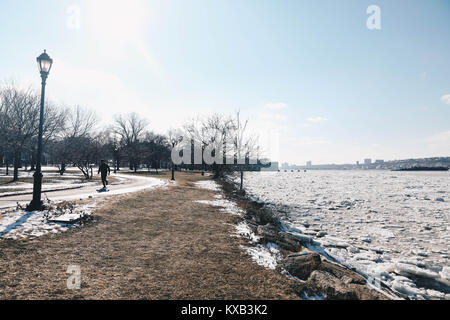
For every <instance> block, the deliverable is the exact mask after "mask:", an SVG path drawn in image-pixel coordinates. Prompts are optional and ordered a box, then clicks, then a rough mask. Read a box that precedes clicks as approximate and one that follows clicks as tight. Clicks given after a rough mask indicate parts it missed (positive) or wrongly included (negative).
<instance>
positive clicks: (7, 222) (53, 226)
mask: <svg viewBox="0 0 450 320" xmlns="http://www.w3.org/2000/svg"><path fill="white" fill-rule="evenodd" d="M94 208H95V204H89V205H80V206H75V207H74V208H73V209H72V210H70V209H68V208H65V209H62V210H63V211H62V212H61V211H60V210H50V211H49V210H45V211H33V212H26V211H24V210H15V211H9V212H5V213H3V214H1V215H0V239H14V240H16V239H27V238H33V237H40V236H43V235H45V234H48V233H58V232H64V231H67V230H68V229H69V228H71V227H72V226H76V225H77V224H67V223H62V222H56V221H52V220H57V219H59V218H60V217H61V216H62V217H64V216H66V217H68V216H70V217H72V218H73V219H77V220H80V218H82V217H85V216H89V215H91V213H92V210H93V209H94ZM61 213H62V214H61Z"/></svg>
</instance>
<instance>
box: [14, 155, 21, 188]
mask: <svg viewBox="0 0 450 320" xmlns="http://www.w3.org/2000/svg"><path fill="white" fill-rule="evenodd" d="M19 166H20V152H19V151H16V152H14V177H13V181H19Z"/></svg>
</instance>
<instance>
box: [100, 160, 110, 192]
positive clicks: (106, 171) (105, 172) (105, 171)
mask: <svg viewBox="0 0 450 320" xmlns="http://www.w3.org/2000/svg"><path fill="white" fill-rule="evenodd" d="M98 173H101V175H102V183H103V189H106V186H107V185H108V180H106V177H107V176H108V174H111V168H110V167H109V166H108V164H107V163H106V161H105V160H102V161H101V163H100V167H98Z"/></svg>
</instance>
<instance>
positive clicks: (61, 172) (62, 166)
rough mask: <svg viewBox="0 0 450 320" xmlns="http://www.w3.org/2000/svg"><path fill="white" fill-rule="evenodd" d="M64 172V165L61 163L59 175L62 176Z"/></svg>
mask: <svg viewBox="0 0 450 320" xmlns="http://www.w3.org/2000/svg"><path fill="white" fill-rule="evenodd" d="M64 172H66V164H65V163H61V169H59V174H60V175H64Z"/></svg>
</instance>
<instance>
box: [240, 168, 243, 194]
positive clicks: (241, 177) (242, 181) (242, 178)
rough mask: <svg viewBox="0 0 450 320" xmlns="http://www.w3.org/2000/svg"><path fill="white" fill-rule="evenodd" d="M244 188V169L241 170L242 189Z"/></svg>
mask: <svg viewBox="0 0 450 320" xmlns="http://www.w3.org/2000/svg"><path fill="white" fill-rule="evenodd" d="M243 189H244V171H241V187H240V190H241V191H242V190H243Z"/></svg>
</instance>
